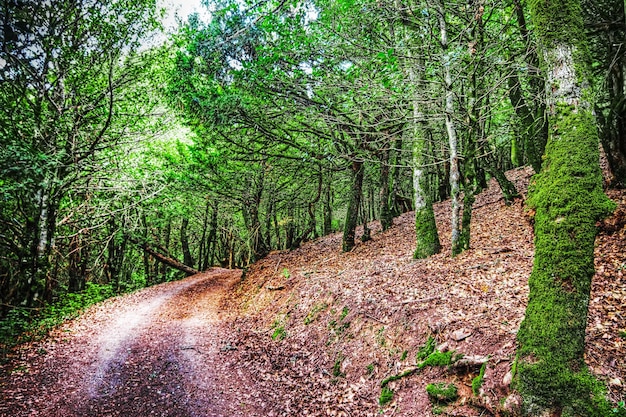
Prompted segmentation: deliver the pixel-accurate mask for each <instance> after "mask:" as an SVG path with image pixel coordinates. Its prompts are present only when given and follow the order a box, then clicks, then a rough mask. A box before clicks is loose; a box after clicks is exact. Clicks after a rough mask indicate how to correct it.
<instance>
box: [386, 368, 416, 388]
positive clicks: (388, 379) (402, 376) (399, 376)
mask: <svg viewBox="0 0 626 417" xmlns="http://www.w3.org/2000/svg"><path fill="white" fill-rule="evenodd" d="M418 369H419V368H413V369H407V370H406V371H404V372H401V373H399V374H397V375H392V376H390V377H387V378H385V379H383V380H382V381H381V383H380V386H381V387H383V388H384V387H385V386H387V384H388V383H390V382H391V381H397V380H398V379H401V378H404V377H406V376H409V375H412V374H414V373H415V372H416V371H417V370H418Z"/></svg>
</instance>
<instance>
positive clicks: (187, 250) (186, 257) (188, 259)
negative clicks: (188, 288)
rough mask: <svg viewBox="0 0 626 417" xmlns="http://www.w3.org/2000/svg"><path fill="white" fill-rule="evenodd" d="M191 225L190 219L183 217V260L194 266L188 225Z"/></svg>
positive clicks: (181, 228)
mask: <svg viewBox="0 0 626 417" xmlns="http://www.w3.org/2000/svg"><path fill="white" fill-rule="evenodd" d="M188 226H189V219H188V218H186V217H185V218H183V220H182V222H181V224H180V245H181V247H182V249H183V262H184V263H185V265H188V266H190V267H192V268H193V264H194V262H193V257H192V256H191V249H190V248H189V237H188V236H187V227H188Z"/></svg>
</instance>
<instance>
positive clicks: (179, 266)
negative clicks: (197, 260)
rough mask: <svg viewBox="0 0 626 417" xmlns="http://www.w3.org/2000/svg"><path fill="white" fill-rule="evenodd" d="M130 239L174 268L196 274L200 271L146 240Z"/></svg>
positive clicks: (147, 252)
mask: <svg viewBox="0 0 626 417" xmlns="http://www.w3.org/2000/svg"><path fill="white" fill-rule="evenodd" d="M129 240H130V241H131V242H133V243H134V244H135V245H137V246H138V247H140V248H141V249H143V251H144V252H145V253H146V254H148V255H150V256H152V257H153V258H154V259H156V260H157V261H159V262H161V263H163V264H165V265H167V266H169V267H172V268H174V269H177V270H179V271H182V272H184V273H185V274H187V275H195V274H197V273H199V271H198V270H196V269H194V268H193V267H191V266H188V265H185V264H184V263H182V262H180V261H179V260H177V259H174V258H172V257H170V256H166V255H163V254H162V253H160V252H158V251H157V250H156V249H154V248H153V247H152V246H150V245H149V244H147V243H145V242H141V241H139V240H138V239H135V238H129Z"/></svg>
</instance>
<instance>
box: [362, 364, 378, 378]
mask: <svg viewBox="0 0 626 417" xmlns="http://www.w3.org/2000/svg"><path fill="white" fill-rule="evenodd" d="M365 369H366V370H367V374H368V375H372V374H373V373H374V370H375V369H376V365H374V364H373V363H370V364H369V365H367V366H366V367H365Z"/></svg>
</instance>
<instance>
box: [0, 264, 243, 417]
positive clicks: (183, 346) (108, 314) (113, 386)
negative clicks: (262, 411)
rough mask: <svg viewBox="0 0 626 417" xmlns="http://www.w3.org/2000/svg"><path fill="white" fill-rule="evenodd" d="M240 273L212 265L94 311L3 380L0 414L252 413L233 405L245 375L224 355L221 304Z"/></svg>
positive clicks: (226, 345)
mask: <svg viewBox="0 0 626 417" xmlns="http://www.w3.org/2000/svg"><path fill="white" fill-rule="evenodd" d="M240 276H241V273H240V271H232V270H226V269H213V270H211V271H208V272H205V273H202V274H198V275H194V276H192V277H189V278H187V279H184V280H181V281H176V282H170V283H166V284H162V285H158V286H155V287H151V288H147V289H144V290H142V291H138V292H137V293H134V294H131V295H127V296H123V297H116V298H114V299H111V300H108V301H106V302H104V303H102V304H100V305H98V306H96V307H94V308H91V309H89V310H88V311H87V312H86V313H85V314H84V315H82V316H81V317H80V318H79V319H77V320H75V321H73V322H71V323H69V324H68V325H66V326H64V327H63V328H62V329H61V330H60V331H59V332H58V334H57V336H58V337H55V338H52V339H50V340H47V341H46V342H44V343H43V344H42V345H41V346H40V347H38V348H37V349H36V351H35V352H33V351H32V349H31V350H28V349H27V350H26V351H25V353H24V357H23V358H22V359H23V361H24V362H23V363H24V365H25V367H27V368H26V369H24V370H23V371H22V372H15V373H13V375H11V376H9V377H7V378H6V379H5V380H3V381H0V384H1V385H0V390H1V391H2V401H0V416H7V417H8V416H12V417H13V416H15V417H17V416H29V417H31V416H43V417H47V416H55V417H56V416H176V417H187V416H189V417H195V416H222V415H223V416H232V415H249V414H251V413H252V414H255V412H254V410H251V409H250V408H249V406H247V407H246V410H238V409H237V407H236V405H234V404H235V403H236V401H237V397H238V396H239V394H240V393H239V392H238V391H240V390H242V389H245V386H246V384H245V381H246V380H247V379H246V376H245V375H228V374H227V373H228V372H229V369H228V365H229V364H228V363H225V362H224V359H223V356H224V355H221V353H222V352H224V351H227V350H228V349H229V348H230V346H229V342H228V341H227V340H225V339H223V337H222V336H223V334H224V332H223V331H222V329H223V326H222V324H223V321H224V320H225V319H227V317H226V316H225V314H226V313H223V312H222V311H220V302H221V300H222V299H223V297H224V296H225V295H226V294H227V292H228V291H229V289H230V288H231V287H232V286H233V285H234V284H235V283H236V282H237V281H238V280H239V279H240ZM231 371H232V368H231ZM232 381H236V383H234V384H233V383H231V382H232Z"/></svg>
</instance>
